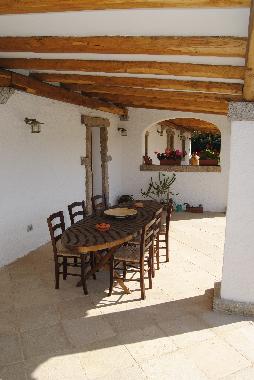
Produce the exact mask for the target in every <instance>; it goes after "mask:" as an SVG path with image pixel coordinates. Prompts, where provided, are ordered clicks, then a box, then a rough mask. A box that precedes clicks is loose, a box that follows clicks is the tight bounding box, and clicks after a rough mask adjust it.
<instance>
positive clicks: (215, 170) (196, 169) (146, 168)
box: [140, 164, 221, 173]
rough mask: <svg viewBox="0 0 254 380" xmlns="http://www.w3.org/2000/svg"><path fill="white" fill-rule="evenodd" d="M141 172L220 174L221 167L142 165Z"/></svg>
mask: <svg viewBox="0 0 254 380" xmlns="http://www.w3.org/2000/svg"><path fill="white" fill-rule="evenodd" d="M140 171H151V172H187V173H205V172H208V173H220V172H221V167H220V166H190V165H172V166H170V165H144V164H143V165H140Z"/></svg>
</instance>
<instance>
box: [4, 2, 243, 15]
mask: <svg viewBox="0 0 254 380" xmlns="http://www.w3.org/2000/svg"><path fill="white" fill-rule="evenodd" d="M249 6H250V0H149V1H147V0H76V1H71V0H40V1H34V0H22V1H17V0H2V1H1V2H0V14H22V13H43V12H67V11H83V10H99V9H135V8H240V7H249Z"/></svg>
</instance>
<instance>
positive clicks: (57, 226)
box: [47, 211, 65, 255]
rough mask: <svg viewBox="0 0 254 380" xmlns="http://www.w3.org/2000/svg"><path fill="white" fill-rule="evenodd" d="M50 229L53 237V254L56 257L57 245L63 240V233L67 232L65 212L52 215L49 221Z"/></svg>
mask: <svg viewBox="0 0 254 380" xmlns="http://www.w3.org/2000/svg"><path fill="white" fill-rule="evenodd" d="M47 223H48V228H49V233H50V237H51V243H52V247H53V252H54V254H55V255H56V253H57V246H56V243H57V242H58V240H60V239H61V237H62V234H63V232H64V231H65V223H64V214H63V211H58V212H55V213H54V214H51V215H50V216H49V217H48V219H47Z"/></svg>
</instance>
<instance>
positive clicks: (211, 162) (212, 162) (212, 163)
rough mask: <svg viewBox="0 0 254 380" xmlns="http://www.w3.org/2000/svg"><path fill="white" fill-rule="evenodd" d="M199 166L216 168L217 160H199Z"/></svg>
mask: <svg viewBox="0 0 254 380" xmlns="http://www.w3.org/2000/svg"><path fill="white" fill-rule="evenodd" d="M199 165H200V166H218V160H216V159H209V158H208V159H206V160H199Z"/></svg>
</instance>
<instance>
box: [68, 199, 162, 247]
mask: <svg viewBox="0 0 254 380" xmlns="http://www.w3.org/2000/svg"><path fill="white" fill-rule="evenodd" d="M141 202H142V203H143V205H144V207H142V208H136V209H137V212H138V213H137V215H135V216H131V217H128V218H123V219H117V218H112V217H108V216H106V215H103V216H96V215H90V216H87V217H86V218H84V219H82V220H80V221H79V222H77V223H75V224H73V225H72V226H70V227H69V228H67V229H66V231H64V233H63V235H62V244H63V245H64V246H65V247H66V248H68V249H71V250H74V251H76V252H79V253H88V252H96V251H100V250H105V249H109V248H114V247H117V246H119V245H121V244H123V243H126V242H127V241H130V240H131V239H133V237H134V236H135V235H136V233H137V232H139V231H140V230H141V229H142V227H143V226H144V225H145V224H147V223H149V221H150V220H152V217H153V214H154V212H155V211H157V210H159V209H160V208H161V207H162V205H161V204H160V203H158V202H155V201H141ZM118 207H119V206H118ZM124 207H126V205H125V206H124ZM129 207H130V208H134V207H133V206H129ZM98 223H109V224H110V226H111V227H110V229H109V230H108V231H104V232H102V231H99V230H97V228H96V224H98Z"/></svg>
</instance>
